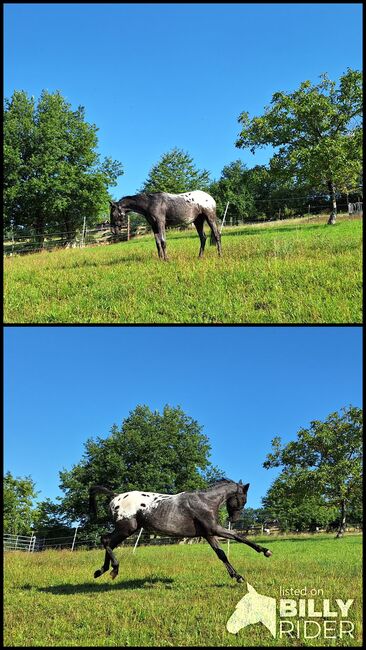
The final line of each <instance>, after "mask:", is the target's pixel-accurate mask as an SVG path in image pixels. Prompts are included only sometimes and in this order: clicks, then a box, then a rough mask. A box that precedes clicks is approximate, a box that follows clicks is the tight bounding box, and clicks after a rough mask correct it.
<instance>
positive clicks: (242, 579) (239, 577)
mask: <svg viewBox="0 0 366 650" xmlns="http://www.w3.org/2000/svg"><path fill="white" fill-rule="evenodd" d="M236 582H244V578H243V576H238V577H237V579H236Z"/></svg>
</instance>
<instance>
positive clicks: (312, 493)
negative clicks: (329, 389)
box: [263, 406, 362, 537]
mask: <svg viewBox="0 0 366 650" xmlns="http://www.w3.org/2000/svg"><path fill="white" fill-rule="evenodd" d="M280 466H282V467H283V468H284V469H283V470H282V472H281V474H280V476H279V477H278V479H277V482H276V483H275V485H274V487H273V488H272V494H270V495H269V496H270V499H269V501H267V502H266V503H267V505H268V504H269V503H270V502H271V503H272V506H273V504H274V499H275V501H276V499H277V505H278V506H279V507H283V508H284V512H285V510H286V507H287V503H288V500H290V501H291V500H292V503H293V504H294V505H295V508H296V507H299V508H300V509H301V506H300V504H303V505H304V504H305V505H306V504H308V505H311V504H312V503H313V504H317V506H319V507H322V506H324V507H331V508H334V507H337V508H338V513H339V526H338V533H337V537H341V536H342V535H343V532H344V528H345V524H346V513H347V506H348V504H351V503H352V504H353V505H352V507H353V508H355V504H357V503H358V504H360V502H361V497H362V409H360V408H358V407H355V406H350V407H348V408H343V409H342V413H337V412H335V413H331V414H330V415H329V416H328V417H327V419H326V420H325V421H324V422H321V421H320V420H313V421H312V422H311V423H310V427H309V429H303V428H302V429H300V430H299V432H298V434H297V440H295V441H291V442H289V443H287V444H286V445H284V446H281V438H280V437H278V436H277V437H276V438H274V439H273V441H272V452H271V453H269V454H268V455H267V459H266V461H265V462H264V463H263V467H265V468H267V469H268V468H270V467H280ZM286 493H287V495H286ZM283 497H285V498H283ZM286 499H287V502H286ZM309 500H310V501H309ZM279 516H280V515H279Z"/></svg>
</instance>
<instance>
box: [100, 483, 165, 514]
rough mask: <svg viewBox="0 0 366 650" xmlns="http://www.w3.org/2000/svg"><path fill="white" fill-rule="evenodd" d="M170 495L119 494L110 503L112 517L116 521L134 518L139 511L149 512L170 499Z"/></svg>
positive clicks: (137, 492) (134, 491) (147, 493)
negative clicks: (161, 502)
mask: <svg viewBox="0 0 366 650" xmlns="http://www.w3.org/2000/svg"><path fill="white" fill-rule="evenodd" d="M169 496H170V495H168V494H160V493H158V492H139V491H137V490H130V491H129V492H123V493H122V494H117V496H116V497H114V499H112V501H111V503H110V509H111V513H112V516H113V518H114V519H115V520H117V521H118V520H119V519H124V518H126V517H127V518H129V517H133V516H135V515H136V513H137V512H139V511H144V510H149V509H150V508H152V507H154V506H155V505H157V504H158V503H160V501H162V500H163V499H166V498H169Z"/></svg>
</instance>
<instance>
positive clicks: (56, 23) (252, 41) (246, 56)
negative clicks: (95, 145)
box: [4, 3, 362, 199]
mask: <svg viewBox="0 0 366 650" xmlns="http://www.w3.org/2000/svg"><path fill="white" fill-rule="evenodd" d="M361 12H362V5H361V3H341V4H337V3H328V4H322V3H320V4H317V3H310V4H306V3H304V4H303V3H300V4H297V3H292V4H291V3H290V4H287V3H284V4H281V3H278V4H276V3H275V4H265V3H264V4H261V3H259V4H244V3H243V4H230V3H225V4H222V3H219V4H212V3H208V4H108V3H103V4H101V3H96V4H88V3H86V4H77V3H76V4H73V3H69V4H67V3H66V4H57V3H56V4H47V3H46V4H32V3H30V4H10V3H9V4H6V5H5V12H4V43H5V46H4V61H5V66H4V94H5V97H10V96H11V95H12V93H13V91H14V90H15V89H17V90H25V91H27V93H28V94H29V95H34V96H35V97H36V98H38V97H39V95H40V93H41V91H42V89H47V90H48V91H50V92H54V91H55V90H60V91H61V93H62V95H63V96H64V97H65V98H66V99H67V100H68V101H69V102H70V103H71V105H72V107H73V108H74V109H75V108H76V107H77V106H78V105H83V106H85V108H86V119H87V121H88V122H92V123H94V124H96V125H97V126H98V127H99V133H98V137H99V151H100V153H101V155H102V157H103V156H107V155H108V156H111V157H112V158H113V159H115V160H119V161H121V162H122V163H123V165H124V169H125V174H124V175H123V176H122V177H120V178H119V181H118V185H117V186H116V187H114V188H111V192H112V195H113V197H114V198H117V199H119V198H121V196H124V195H126V194H131V193H135V192H136V191H138V190H139V189H140V187H141V185H142V184H143V182H144V181H145V180H146V178H147V175H148V173H149V170H150V169H151V167H152V166H153V165H154V164H156V163H157V161H158V160H159V159H160V157H161V156H162V154H164V153H166V152H167V151H169V150H171V149H172V148H173V147H178V148H180V149H183V150H184V151H187V152H188V153H189V154H190V155H191V156H192V157H193V159H194V162H195V164H196V165H197V167H198V168H199V169H207V170H209V171H210V173H211V177H212V178H218V177H219V176H220V173H221V170H222V168H223V166H224V165H226V164H228V163H230V162H232V161H233V160H236V159H238V158H240V159H241V160H242V161H243V162H245V163H246V164H247V165H248V166H249V167H252V166H253V165H254V164H265V163H266V162H268V159H269V155H270V152H271V150H270V149H269V148H266V149H263V150H261V151H259V152H258V153H257V154H256V155H255V156H253V155H252V154H251V153H250V152H249V151H248V150H246V151H243V150H239V149H236V148H235V145H234V143H235V140H236V138H237V135H238V133H239V124H238V122H237V118H238V116H239V114H240V113H241V112H242V111H244V110H246V111H248V112H249V114H250V116H254V115H259V114H262V113H263V110H264V107H265V106H267V105H269V103H270V100H271V97H272V94H273V93H274V92H276V91H279V90H283V91H288V92H291V91H293V90H295V89H296V88H297V87H298V86H299V84H300V83H301V82H302V81H304V80H305V79H310V80H311V81H312V82H317V81H319V75H320V74H321V73H323V72H327V73H328V74H329V76H330V77H331V78H332V79H335V80H336V79H338V78H339V77H340V75H342V74H343V73H344V72H345V71H346V69H347V68H348V67H351V68H357V69H360V68H361V61H362V58H361V57H362V27H361V22H362V14H361Z"/></svg>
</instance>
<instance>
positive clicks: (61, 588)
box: [21, 577, 174, 596]
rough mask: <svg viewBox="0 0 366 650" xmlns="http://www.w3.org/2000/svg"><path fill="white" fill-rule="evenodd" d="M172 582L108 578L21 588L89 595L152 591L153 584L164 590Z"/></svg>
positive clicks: (47, 592) (29, 585) (63, 593)
mask: <svg viewBox="0 0 366 650" xmlns="http://www.w3.org/2000/svg"><path fill="white" fill-rule="evenodd" d="M173 582H174V580H173V579H172V578H149V577H147V578H141V579H140V578H136V579H135V580H123V581H120V582H114V581H112V580H111V579H110V578H109V581H108V582H99V583H98V582H87V583H84V584H61V585H52V586H51V587H35V586H34V585H31V584H29V583H28V584H25V585H23V586H22V587H21V588H22V589H24V590H26V591H27V590H29V591H30V590H32V589H37V591H39V592H41V593H46V594H54V595H56V596H64V595H66V594H69V595H71V594H91V593H102V592H104V591H111V590H113V591H116V590H120V589H121V590H122V589H153V588H154V585H155V584H158V585H159V584H160V585H164V586H165V588H166V589H169V588H170V585H171V584H172V583H173Z"/></svg>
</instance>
